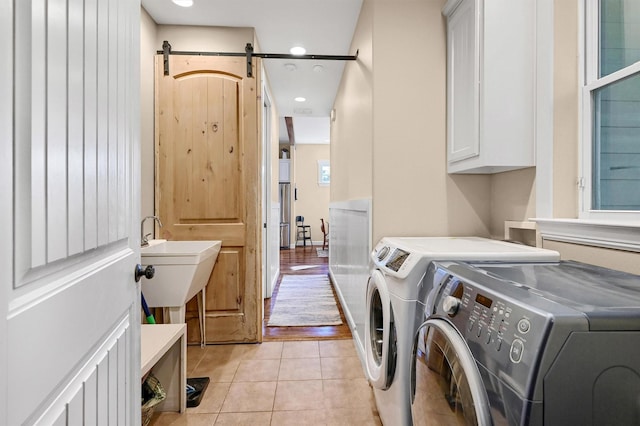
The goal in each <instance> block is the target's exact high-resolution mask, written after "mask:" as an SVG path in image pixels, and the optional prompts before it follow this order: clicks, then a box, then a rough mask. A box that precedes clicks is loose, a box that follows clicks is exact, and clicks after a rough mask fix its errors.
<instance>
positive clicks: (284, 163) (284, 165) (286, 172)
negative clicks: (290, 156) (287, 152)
mask: <svg viewBox="0 0 640 426" xmlns="http://www.w3.org/2000/svg"><path fill="white" fill-rule="evenodd" d="M278 175H279V176H280V178H279V181H280V182H290V181H291V174H290V169H289V160H280V170H279V173H278Z"/></svg>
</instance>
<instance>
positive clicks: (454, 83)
mask: <svg viewBox="0 0 640 426" xmlns="http://www.w3.org/2000/svg"><path fill="white" fill-rule="evenodd" d="M477 7H478V6H477V5H476V2H475V1H471V0H464V1H462V2H461V3H460V5H459V6H458V7H457V8H456V10H455V11H454V12H453V14H452V15H451V16H450V17H449V20H448V24H447V44H448V45H447V153H448V157H447V158H448V161H449V163H452V162H455V161H459V160H463V159H465V158H470V157H474V156H477V155H478V154H479V138H478V134H479V121H478V110H479V64H478V45H477V44H478V26H479V22H478V13H476V8H477Z"/></svg>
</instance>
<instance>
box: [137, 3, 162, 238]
mask: <svg viewBox="0 0 640 426" xmlns="http://www.w3.org/2000/svg"><path fill="white" fill-rule="evenodd" d="M156 38H157V25H156V23H155V22H154V21H153V19H151V17H150V16H149V14H148V13H147V11H146V10H144V8H142V9H141V11H140V75H141V76H142V77H143V78H140V140H141V147H140V158H141V159H142V164H141V169H140V174H141V185H142V194H141V196H142V198H141V202H140V210H141V212H140V217H141V218H143V217H145V216H150V215H153V214H155V213H154V212H155V204H154V198H155V188H154V173H155V142H154V122H155V118H154V114H155V113H154V107H153V105H154V103H153V102H154V78H153V75H154V72H155V64H154V57H155V52H156V50H158V49H161V46H160V47H158V46H157V44H156V43H157V41H156ZM154 228H155V227H154Z"/></svg>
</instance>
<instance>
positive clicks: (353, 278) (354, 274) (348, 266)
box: [329, 199, 372, 360]
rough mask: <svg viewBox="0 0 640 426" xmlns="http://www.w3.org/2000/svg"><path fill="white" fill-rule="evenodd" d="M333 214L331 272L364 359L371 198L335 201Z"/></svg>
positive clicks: (331, 213) (331, 222) (331, 211)
mask: <svg viewBox="0 0 640 426" xmlns="http://www.w3.org/2000/svg"><path fill="white" fill-rule="evenodd" d="M329 217H330V221H329V223H330V226H331V231H330V232H331V242H330V246H329V273H330V274H331V278H332V279H333V282H334V283H335V284H336V292H337V293H338V298H339V299H340V303H341V304H342V308H343V310H344V313H345V316H346V317H347V322H348V323H349V327H350V328H351V332H352V334H353V338H354V340H355V343H356V348H357V350H358V351H359V355H360V358H361V360H363V359H364V358H363V356H364V340H363V339H364V322H365V315H366V291H367V281H368V279H369V253H370V252H371V249H372V242H371V200H369V199H363V200H352V201H344V202H337V203H331V204H330V206H329Z"/></svg>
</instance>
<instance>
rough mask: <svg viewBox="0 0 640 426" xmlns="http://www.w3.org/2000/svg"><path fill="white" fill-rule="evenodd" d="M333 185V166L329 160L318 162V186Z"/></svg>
mask: <svg viewBox="0 0 640 426" xmlns="http://www.w3.org/2000/svg"><path fill="white" fill-rule="evenodd" d="M330 183H331V165H330V164H329V160H318V185H319V186H328V185H329V184H330Z"/></svg>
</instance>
